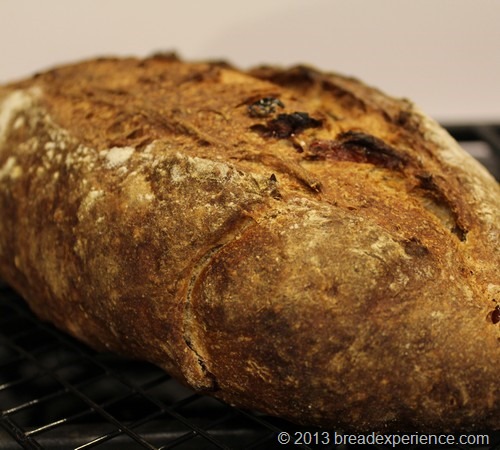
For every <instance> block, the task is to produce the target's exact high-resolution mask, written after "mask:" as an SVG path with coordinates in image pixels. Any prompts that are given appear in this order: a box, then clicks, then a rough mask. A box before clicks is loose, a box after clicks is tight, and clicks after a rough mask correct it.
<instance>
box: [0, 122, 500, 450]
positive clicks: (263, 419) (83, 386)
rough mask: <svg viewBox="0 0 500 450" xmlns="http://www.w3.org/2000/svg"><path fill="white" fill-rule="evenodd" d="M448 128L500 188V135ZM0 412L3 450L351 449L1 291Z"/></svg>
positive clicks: (498, 130)
mask: <svg viewBox="0 0 500 450" xmlns="http://www.w3.org/2000/svg"><path fill="white" fill-rule="evenodd" d="M447 128H448V130H449V131H450V132H451V133H452V134H453V135H454V136H455V137H456V138H457V139H458V140H459V141H460V142H461V144H462V146H463V147H464V148H465V149H466V150H468V151H469V152H470V153H471V154H472V155H473V156H474V157H476V158H477V159H478V160H480V161H481V162H482V163H483V164H484V165H485V166H487V167H488V168H489V170H490V171H491V172H492V173H493V174H494V176H496V178H497V179H500V125H494V124H493V125H492V124H482V125H455V126H450V127H447ZM499 370H500V369H499ZM256 395H257V394H256ZM0 412H1V415H0V450H11V449H17V450H18V449H22V448H24V449H50V450H67V449H94V448H96V449H99V450H102V449H108V450H111V449H119V450H129V449H134V450H135V449H150V450H151V449H159V450H166V449H176V450H187V449H207V450H208V449H247V450H250V449H254V450H259V449H273V448H286V447H288V448H290V447H292V448H302V449H307V448H322V449H348V448H351V446H350V445H347V444H341V445H337V444H336V443H335V442H330V443H329V444H326V443H325V441H324V440H321V434H319V435H318V434H316V435H315V433H321V432H322V430H315V429H311V428H301V427H297V426H296V425H293V424H291V423H289V422H286V421H283V420H280V419H276V418H271V417H268V416H264V415H260V414H256V413H253V412H249V411H243V410H239V409H235V408H232V407H230V406H228V405H226V404H224V403H222V402H220V401H218V400H216V399H213V398H210V397H205V396H201V395H198V394H196V393H194V392H193V391H191V390H190V389H188V388H186V387H184V386H182V385H180V384H179V383H177V382H176V381H175V380H173V379H172V378H170V377H169V376H168V375H167V374H165V373H164V372H163V371H161V370H160V369H158V368H156V367H154V366H152V365H149V364H145V363H140V362H135V361H130V360H127V359H124V358H120V357H117V356H113V355H110V354H102V353H96V352H94V351H92V350H91V349H89V348H88V347H86V346H84V345H82V344H80V343H78V342H77V341H75V340H73V339H72V338H70V337H68V336H66V335H65V334H62V333H60V332H59V331H57V330H56V329H55V328H53V327H52V326H51V325H48V324H46V323H42V322H40V321H39V320H38V319H37V318H36V317H34V315H33V314H32V313H31V312H30V310H29V309H28V307H27V306H26V305H25V303H24V302H23V301H22V299H20V298H19V297H18V296H17V295H16V294H15V293H14V292H13V291H12V290H11V289H9V288H8V287H7V286H5V285H3V286H0ZM281 432H288V433H290V435H291V436H292V441H291V443H289V444H288V445H283V444H280V443H279V442H278V439H277V437H278V435H279V433H281ZM296 432H302V433H304V434H303V436H304V437H305V439H302V443H301V444H294V443H293V441H294V437H295V436H296V435H295V433H296ZM307 433H309V434H307ZM332 433H333V432H332ZM318 436H319V437H320V439H318ZM488 437H489V444H488V445H473V446H467V445H457V446H454V445H451V446H446V447H445V448H456V449H462V450H465V449H480V450H493V449H495V450H500V432H498V431H497V432H489V433H488ZM316 443H317V445H316ZM355 448H359V447H355ZM376 448H379V449H381V450H382V449H388V448H393V447H391V446H390V445H385V444H380V445H378V446H376ZM407 448H420V447H416V446H407ZM425 448H427V449H431V448H437V447H435V446H430V445H427V446H425ZM439 448H443V447H442V446H440V447H439Z"/></svg>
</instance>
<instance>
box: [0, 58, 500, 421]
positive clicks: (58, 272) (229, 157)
mask: <svg viewBox="0 0 500 450" xmlns="http://www.w3.org/2000/svg"><path fill="white" fill-rule="evenodd" d="M0 102H1V103H0V187H1V190H0V215H1V216H2V218H3V219H2V222H1V223H0V274H1V276H2V277H3V278H5V279H6V280H7V281H8V282H9V283H10V284H11V285H12V286H13V287H15V288H16V289H17V290H18V291H19V292H20V293H21V294H22V295H23V296H24V297H25V298H26V300H27V301H28V302H29V304H30V305H31V307H32V308H33V310H34V311H35V312H37V314H39V315H40V317H42V318H43V319H46V320H50V321H52V322H54V323H55V324H56V325H57V326H58V327H60V328H61V329H63V330H66V331H68V332H69V333H71V334H73V335H74V336H76V337H77V338H79V339H82V340H84V341H85V342H87V343H88V344H90V345H92V346H94V347H96V348H107V349H110V350H113V351H116V352H120V353H123V354H126V355H129V356H133V357H136V358H141V359H146V360H149V361H151V362H154V363H155V364H158V365H160V366H161V367H163V368H165V369H166V370H167V371H169V372H170V373H172V374H173V375H175V376H176V377H178V378H179V379H181V380H182V381H184V382H186V383H188V384H190V385H191V386H193V387H194V388H196V389H199V390H202V391H206V392H210V393H211V394H212V395H216V396H218V397H220V398H222V399H224V400H226V401H228V402H229V403H232V404H236V405H239V406H243V407H248V408H256V409H259V410H262V411H265V412H268V413H271V414H276V415H279V416H283V417H286V418H288V419H290V420H294V421H297V422H300V423H306V424H315V425H322V426H341V427H343V428H351V429H357V430H379V429H387V430H389V429H390V430H401V429H417V430H420V431H424V430H442V431H445V430H451V431H458V430H461V429H463V430H471V429H480V428H485V429H488V428H489V429H498V428H500V422H499V417H500V401H499V400H500V391H499V388H498V367H499V363H500V325H499V324H498V323H494V322H495V318H496V317H497V316H498V312H497V311H498V309H497V308H498V302H499V301H500V298H499V297H500V295H499V294H500V292H499V291H500V280H499V275H498V267H499V266H500V254H499V250H498V239H499V235H498V233H499V227H498V224H499V223H500V212H499V211H500V195H499V194H500V189H499V186H498V185H497V183H496V182H495V181H494V180H493V179H492V177H491V176H490V175H489V174H488V173H487V172H486V170H485V169H484V168H482V167H481V166H480V165H479V164H478V163H477V162H475V161H474V160H473V159H472V158H471V157H470V156H468V155H466V154H465V152H463V151H462V150H461V149H460V148H458V146H457V144H456V143H455V142H454V141H453V140H452V139H451V138H450V137H449V136H447V135H446V133H445V132H444V131H443V130H441V129H440V128H439V127H438V126H437V124H435V123H434V122H432V121H431V120H430V119H428V118H427V117H425V116H424V115H423V114H421V113H420V112H418V111H417V110H416V109H415V107H414V106H413V105H412V104H411V103H410V102H409V101H406V100H397V99H393V98H390V97H388V96H386V95H384V94H383V93H381V92H379V91H377V90H375V89H373V88H370V87H367V86H365V85H364V84H362V83H360V82H359V81H356V80H354V79H350V78H346V77H342V76H340V75H336V74H324V73H321V72H319V71H317V70H315V69H312V68H309V67H296V68H292V69H287V70H283V69H277V68H269V67H265V68H256V69H254V70H252V71H250V72H249V73H243V72H241V71H238V70H236V69H232V68H230V67H228V66H227V65H224V64H220V63H185V62H182V61H179V60H178V59H176V58H174V57H161V56H157V57H153V58H148V59H145V60H136V59H133V58H130V59H112V58H111V59H101V60H93V61H87V62H82V63H79V64H74V65H68V66H64V67H60V68H57V69H54V70H51V71H48V72H46V73H42V74H39V75H37V76H35V77H33V78H32V79H29V80H24V81H21V82H18V83H13V84H11V85H8V86H4V87H2V88H0Z"/></svg>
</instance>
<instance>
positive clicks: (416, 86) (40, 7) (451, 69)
mask: <svg viewBox="0 0 500 450" xmlns="http://www.w3.org/2000/svg"><path fill="white" fill-rule="evenodd" d="M158 50H176V51H177V52H178V53H179V54H180V55H181V56H183V57H184V58H186V59H200V58H201V59H207V58H218V59H226V60H228V61H231V62H232V63H234V64H236V65H239V66H242V67H248V66H251V65H255V64H259V63H271V64H280V65H289V64H294V63H299V62H300V63H309V64H312V65H315V66H318V67H320V68H323V69H326V70H330V71H338V72H342V73H345V74H350V75H355V76H357V77H358V78H361V79H363V80H364V81H366V82H368V83H369V84H372V85H376V86H378V87H380V88H382V89H384V90H385V91H386V92H388V93H391V94H393V95H396V96H405V97H409V98H411V99H413V100H414V101H415V102H416V103H417V104H419V105H420V107H421V108H422V109H423V110H424V111H426V112H428V113H429V114H430V115H432V116H434V117H435V118H437V119H438V120H441V121H447V122H450V121H452V122H457V121H466V120H467V121H470V120H477V121H481V120H498V121H500V0H417V1H415V0H247V1H245V2H241V1H237V0H204V1H195V0H177V1H168V0H167V1H165V0H164V1H161V0H141V1H130V0H84V1H80V0H79V1H72V0H0V83H2V82H7V81H9V80H12V79H16V78H19V77H24V76H27V75H30V74H31V73H33V72H35V71H38V70H41V69H44V68H48V67H50V66H52V65H55V64H59V63H65V62H69V61H74V60H78V59H82V58H88V57H93V56H97V55H139V56H146V55H148V54H150V53H152V52H154V51H158Z"/></svg>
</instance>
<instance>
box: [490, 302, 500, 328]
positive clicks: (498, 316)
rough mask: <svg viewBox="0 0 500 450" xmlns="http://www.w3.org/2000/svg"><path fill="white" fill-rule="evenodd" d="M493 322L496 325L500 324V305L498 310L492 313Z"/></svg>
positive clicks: (497, 307)
mask: <svg viewBox="0 0 500 450" xmlns="http://www.w3.org/2000/svg"><path fill="white" fill-rule="evenodd" d="M491 321H492V322H493V323H494V324H497V323H498V322H500V305H497V306H496V308H495V309H494V310H493V311H492V312H491Z"/></svg>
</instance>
